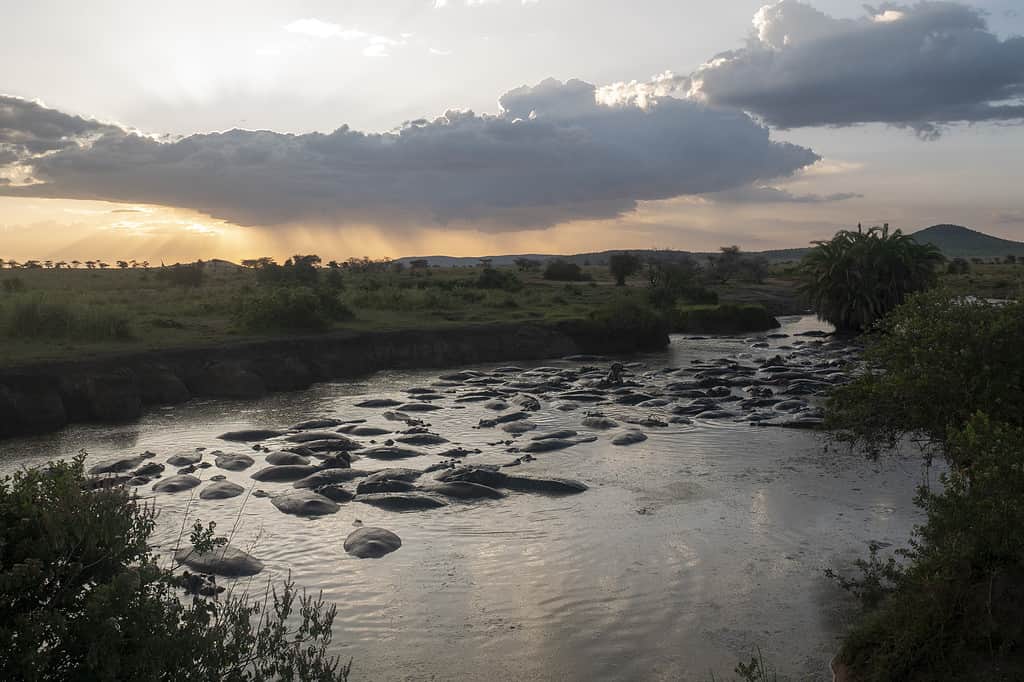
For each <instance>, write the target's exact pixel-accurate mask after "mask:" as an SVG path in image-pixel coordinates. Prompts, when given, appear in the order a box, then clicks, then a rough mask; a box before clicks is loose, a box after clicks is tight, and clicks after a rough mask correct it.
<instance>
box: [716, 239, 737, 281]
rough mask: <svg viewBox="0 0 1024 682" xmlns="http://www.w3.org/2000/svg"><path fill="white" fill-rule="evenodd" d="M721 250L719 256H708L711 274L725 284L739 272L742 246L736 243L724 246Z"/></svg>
mask: <svg viewBox="0 0 1024 682" xmlns="http://www.w3.org/2000/svg"><path fill="white" fill-rule="evenodd" d="M719 252H720V253H719V254H718V255H717V256H716V255H710V256H708V265H709V267H710V270H711V276H712V277H714V278H715V279H717V280H718V281H720V282H721V283H722V284H725V283H726V282H728V281H729V280H730V279H732V278H733V277H735V276H736V274H737V272H739V269H740V262H741V261H742V259H743V255H742V253H741V252H740V247H738V246H736V245H735V244H733V245H732V246H723V247H721V248H720V249H719Z"/></svg>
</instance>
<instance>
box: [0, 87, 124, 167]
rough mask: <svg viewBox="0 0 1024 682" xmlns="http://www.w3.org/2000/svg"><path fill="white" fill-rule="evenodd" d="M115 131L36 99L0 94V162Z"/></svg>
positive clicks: (75, 144)
mask: <svg viewBox="0 0 1024 682" xmlns="http://www.w3.org/2000/svg"><path fill="white" fill-rule="evenodd" d="M117 130H118V129H117V128H115V127H114V126H111V125H107V124H103V123H97V122H96V121H89V120H86V119H84V118H81V117H79V116H69V115H68V114H65V113H62V112H60V111H57V110H56V109H49V108H47V107H44V106H43V105H41V104H39V103H37V102H31V101H29V100H26V99H21V98H18V97H3V96H0V164H10V163H13V162H14V161H16V160H18V159H20V158H27V157H30V156H33V155H37V154H43V153H46V152H52V151H56V150H60V149H68V148H70V147H75V146H77V145H78V144H79V142H81V141H82V140H85V139H88V138H89V137H91V136H96V135H100V134H103V133H104V132H116V131H117Z"/></svg>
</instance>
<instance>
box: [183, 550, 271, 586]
mask: <svg viewBox="0 0 1024 682" xmlns="http://www.w3.org/2000/svg"><path fill="white" fill-rule="evenodd" d="M174 560H175V561H177V562H178V563H179V564H184V565H186V566H188V567H189V568H191V569H193V570H196V571H199V572H201V573H212V574H214V575H220V576H224V577H226V578H242V577H245V576H250V575H256V574H257V573H259V572H260V571H262V570H263V562H262V561H260V560H259V559H257V558H256V557H254V556H252V555H251V554H248V553H247V552H244V551H243V550H240V549H238V548H237V547H234V546H233V545H223V546H220V547H214V548H213V549H212V550H210V551H208V552H199V551H196V550H195V549H193V548H191V547H189V548H186V549H181V550H178V551H177V552H175V553H174Z"/></svg>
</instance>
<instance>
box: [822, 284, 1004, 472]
mask: <svg viewBox="0 0 1024 682" xmlns="http://www.w3.org/2000/svg"><path fill="white" fill-rule="evenodd" d="M1022 338H1024V303H1013V304H1007V305H994V304H990V303H986V302H984V301H980V300H965V299H960V298H957V297H954V296H952V295H950V294H948V293H945V292H941V291H936V292H930V293H926V294H918V295H917V296H914V297H912V298H911V299H910V300H909V301H908V302H907V303H905V304H904V305H902V306H900V307H899V308H897V309H896V310H895V311H894V312H893V313H892V314H891V315H889V317H887V318H886V319H885V320H884V321H883V322H882V324H881V325H880V327H879V333H878V334H876V335H873V336H872V338H871V339H870V340H869V342H868V345H867V348H866V349H865V354H864V359H865V362H866V371H865V372H863V373H862V374H860V375H858V376H857V377H855V378H854V380H853V381H852V382H851V383H849V384H848V385H846V386H841V387H839V388H837V389H836V390H835V391H834V392H833V393H832V396H831V398H830V400H829V405H828V408H829V409H828V410H827V420H828V425H829V426H830V427H831V428H832V429H834V430H835V431H836V435H837V437H838V438H839V439H840V440H842V441H844V442H848V443H850V444H852V445H855V446H858V447H862V448H864V449H866V450H867V451H868V452H869V453H870V454H872V455H873V456H877V454H878V453H879V451H880V450H882V449H890V448H893V447H895V446H896V445H897V444H898V443H899V441H900V439H901V438H902V437H903V436H904V435H907V434H912V435H914V436H916V437H919V438H924V439H927V440H928V441H931V442H932V443H939V444H941V443H942V442H943V441H944V440H945V438H946V434H947V432H948V430H949V429H950V428H959V427H960V426H961V425H962V424H964V423H965V422H966V421H967V420H968V419H969V418H970V416H971V415H972V414H974V413H975V412H978V411H984V412H986V413H987V414H988V415H989V416H990V417H991V418H992V419H994V420H997V421H1000V422H1004V423H1007V424H1012V425H1016V426H1021V427H1024V409H1022V406H1024V354H1022V353H1021V352H1020V343H1021V339H1022Z"/></svg>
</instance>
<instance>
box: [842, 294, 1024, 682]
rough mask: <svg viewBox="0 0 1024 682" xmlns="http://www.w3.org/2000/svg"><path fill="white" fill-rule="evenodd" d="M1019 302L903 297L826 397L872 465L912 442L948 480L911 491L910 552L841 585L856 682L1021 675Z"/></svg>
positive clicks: (1023, 571)
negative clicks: (851, 601) (854, 614)
mask: <svg viewBox="0 0 1024 682" xmlns="http://www.w3.org/2000/svg"><path fill="white" fill-rule="evenodd" d="M1022 339H1024V304H1022V303H1020V302H1013V303H1008V304H990V303H986V302H984V301H978V300H968V299H964V298H963V297H959V296H955V295H951V294H950V293H948V292H941V291H938V292H931V293H927V294H918V295H915V296H912V297H911V298H910V299H909V300H908V301H907V302H906V303H904V304H903V305H901V306H899V307H897V308H896V309H895V310H894V311H892V312H891V313H890V314H889V315H888V316H887V317H886V318H884V319H883V321H882V322H881V323H880V325H879V327H878V328H877V330H876V332H875V333H874V334H872V335H871V336H870V338H869V339H868V343H867V349H866V351H865V361H866V367H865V371H864V373H863V374H861V375H860V376H859V377H857V379H856V380H855V381H854V382H852V383H851V384H849V385H847V386H844V387H842V388H840V389H838V390H837V391H835V392H834V394H833V395H832V397H831V399H830V401H829V404H828V410H827V421H828V424H829V426H831V427H832V428H833V429H835V436H836V438H837V439H839V440H840V441H843V442H846V443H849V444H851V445H854V446H856V447H859V448H861V449H863V451H865V452H866V453H867V454H868V455H869V456H871V457H878V456H880V455H881V454H883V453H885V452H886V451H888V450H891V449H894V448H896V447H898V446H900V445H909V444H910V443H911V442H914V443H916V444H917V445H918V446H919V447H920V448H922V452H923V454H924V455H925V456H926V457H927V458H932V457H940V458H942V460H943V462H944V465H945V468H946V473H944V474H943V475H942V476H941V479H940V481H939V484H938V485H937V486H935V487H930V486H928V485H923V486H922V487H921V488H920V490H919V492H918V495H917V498H916V503H917V504H918V505H919V506H920V507H921V508H922V509H923V510H924V511H925V513H926V522H925V523H924V524H923V525H921V526H920V527H919V528H918V529H917V531H916V533H915V535H914V537H913V538H911V540H910V544H909V547H908V548H906V549H904V550H901V551H899V552H897V553H896V556H895V557H892V556H890V557H887V558H885V559H883V558H882V557H880V556H879V554H878V548H872V553H871V555H870V556H869V557H868V558H867V559H865V560H863V561H861V562H860V568H861V570H862V575H861V576H859V577H856V578H850V577H843V578H840V581H841V583H842V584H843V585H844V586H846V587H847V588H848V589H850V590H852V591H853V592H854V593H855V594H856V595H857V596H859V597H860V599H861V601H862V604H863V607H864V611H863V614H862V615H861V617H860V618H859V620H858V621H857V622H856V623H855V624H854V626H853V628H852V629H851V631H850V633H849V634H848V636H847V637H846V640H845V641H844V643H843V647H842V650H841V652H840V660H841V661H842V662H843V663H844V664H845V665H847V666H848V667H849V668H850V669H851V670H852V671H853V673H854V679H857V680H863V681H864V682H871V681H875V680H879V681H880V680H1017V679H1021V678H1022V677H1024V618H1022V614H1024V535H1022V534H1021V533H1020V528H1021V525H1022V524H1024V355H1022V354H1021V353H1020V352H1019V350H1018V349H1019V346H1020V343H1021V340H1022Z"/></svg>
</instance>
